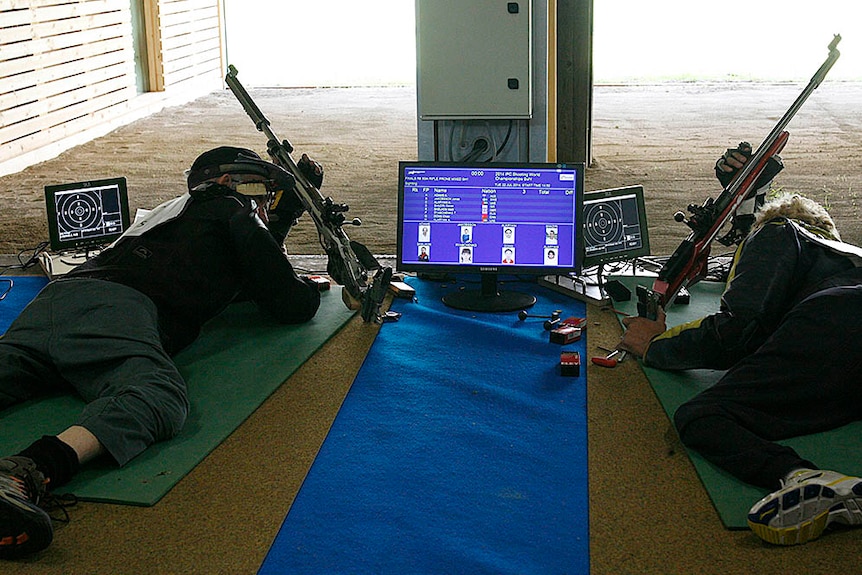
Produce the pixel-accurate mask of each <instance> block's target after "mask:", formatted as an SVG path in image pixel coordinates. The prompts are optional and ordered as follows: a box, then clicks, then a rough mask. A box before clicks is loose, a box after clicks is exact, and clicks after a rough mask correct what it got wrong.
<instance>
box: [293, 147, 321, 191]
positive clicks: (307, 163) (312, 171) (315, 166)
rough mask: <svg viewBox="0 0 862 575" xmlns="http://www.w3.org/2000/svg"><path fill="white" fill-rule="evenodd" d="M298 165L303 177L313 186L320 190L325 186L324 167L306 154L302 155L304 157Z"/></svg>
mask: <svg viewBox="0 0 862 575" xmlns="http://www.w3.org/2000/svg"><path fill="white" fill-rule="evenodd" d="M296 165H297V166H298V167H299V171H300V172H302V175H303V176H305V177H306V179H307V180H308V181H309V182H311V185H312V186H314V187H315V188H317V189H318V190H319V189H320V188H321V186H323V166H321V165H320V164H319V163H317V162H315V161H314V160H312V159H311V158H309V157H308V156H307V155H305V154H302V157H301V158H299V162H297V164H296Z"/></svg>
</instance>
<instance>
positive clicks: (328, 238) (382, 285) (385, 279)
mask: <svg viewBox="0 0 862 575" xmlns="http://www.w3.org/2000/svg"><path fill="white" fill-rule="evenodd" d="M236 76H237V69H236V68H234V67H233V66H228V72H227V76H225V82H226V83H227V85H228V87H229V88H230V90H231V92H233V94H234V96H236V98H237V100H239V103H240V104H242V107H243V109H244V110H245V112H246V114H248V115H249V117H250V118H251V120H252V121H253V122H254V125H255V127H256V128H257V129H258V131H260V132H263V133H264V134H265V135H266V137H267V144H266V149H267V152H268V153H269V155H270V157H271V158H272V161H273V162H274V163H275V164H278V165H279V166H281V167H282V168H284V169H285V170H287V171H288V172H290V173H291V174H293V177H294V178H295V179H296V188H295V192H296V195H297V197H298V198H299V200H300V202H302V205H303V207H305V209H306V211H308V214H309V215H310V216H311V219H312V220H314V224H315V226H317V232H318V235H319V237H320V245H321V246H323V250H324V251H325V252H326V255H327V256H328V258H329V262H328V264H327V273H329V275H330V276H331V277H332V279H333V280H335V281H336V282H337V283H339V284H341V285H342V286H344V289H343V291H342V299H343V300H344V303H345V305H346V306H347V307H349V308H350V309H360V308H361V310H362V311H361V313H362V319H363V320H365V321H366V322H368V321H372V320H374V321H379V317H380V304H381V302H382V301H383V297H384V296H385V295H386V290H387V289H388V288H389V281H390V280H391V278H392V268H389V267H385V268H384V267H381V266H380V264H379V263H378V262H377V259H376V258H375V257H374V256H373V255H372V254H371V252H370V251H369V250H368V248H366V247H365V246H364V245H362V244H361V243H359V242H355V241H351V240H350V238H348V237H347V234H346V233H345V232H344V229H343V228H342V225H343V224H344V223H345V220H346V217H345V215H344V214H345V212H347V210H348V209H349V208H348V206H347V205H346V204H336V203H334V202H333V201H332V198H324V197H323V196H322V195H321V193H320V190H318V189H317V187H316V186H315V185H314V184H312V183H311V182H310V181H309V179H308V178H307V177H306V176H305V174H303V172H302V170H300V169H299V166H298V165H297V164H296V162H295V161H294V160H293V158H292V157H291V156H290V153H291V152H292V151H293V146H292V145H291V144H290V142H288V141H287V140H279V139H278V137H276V135H275V134H274V133H273V131H272V129H271V128H270V127H269V120H267V119H266V117H264V115H263V113H262V112H261V111H260V108H258V107H257V104H255V103H254V101H253V100H252V99H251V96H249V95H248V92H246V90H245V88H244V87H243V85H242V84H240V82H239V80H238V79H237V77H236ZM350 223H351V225H360V224H361V223H362V222H360V221H359V219H358V218H357V219H353V220H351V222H350ZM371 272H375V273H374V275H373V276H369V274H370V273H371Z"/></svg>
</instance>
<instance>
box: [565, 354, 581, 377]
mask: <svg viewBox="0 0 862 575" xmlns="http://www.w3.org/2000/svg"><path fill="white" fill-rule="evenodd" d="M560 375H565V376H567V377H579V376H580V375H581V354H580V353H578V352H577V351H564V352H562V353H560Z"/></svg>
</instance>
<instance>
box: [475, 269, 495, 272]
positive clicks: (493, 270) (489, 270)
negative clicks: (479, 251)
mask: <svg viewBox="0 0 862 575" xmlns="http://www.w3.org/2000/svg"><path fill="white" fill-rule="evenodd" d="M479 271H480V272H495V271H497V268H479Z"/></svg>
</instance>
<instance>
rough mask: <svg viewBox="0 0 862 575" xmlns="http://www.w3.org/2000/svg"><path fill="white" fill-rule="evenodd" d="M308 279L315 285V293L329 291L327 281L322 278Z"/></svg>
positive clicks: (311, 277) (310, 277)
mask: <svg viewBox="0 0 862 575" xmlns="http://www.w3.org/2000/svg"><path fill="white" fill-rule="evenodd" d="M308 279H310V280H311V281H313V282H314V283H315V285H317V291H326V290H328V289H329V280H328V279H326V278H325V277H323V276H308Z"/></svg>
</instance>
